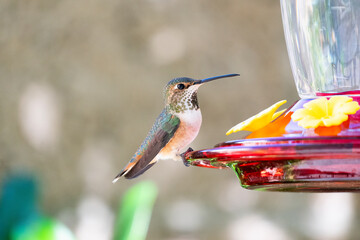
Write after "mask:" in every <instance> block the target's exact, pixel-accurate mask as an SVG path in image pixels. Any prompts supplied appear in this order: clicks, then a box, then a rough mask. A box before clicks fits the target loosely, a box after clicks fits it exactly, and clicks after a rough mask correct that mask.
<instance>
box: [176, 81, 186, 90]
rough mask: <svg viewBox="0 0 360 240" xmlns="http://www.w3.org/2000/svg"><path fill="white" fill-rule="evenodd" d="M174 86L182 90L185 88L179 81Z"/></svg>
mask: <svg viewBox="0 0 360 240" xmlns="http://www.w3.org/2000/svg"><path fill="white" fill-rule="evenodd" d="M176 88H177V89H180V90H183V89H184V88H185V85H184V84H182V83H180V84H178V85H176Z"/></svg>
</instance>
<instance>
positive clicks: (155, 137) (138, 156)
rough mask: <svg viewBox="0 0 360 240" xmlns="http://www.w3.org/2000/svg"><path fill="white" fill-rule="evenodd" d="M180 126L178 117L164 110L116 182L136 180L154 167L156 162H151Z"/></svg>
mask: <svg viewBox="0 0 360 240" xmlns="http://www.w3.org/2000/svg"><path fill="white" fill-rule="evenodd" d="M179 125H180V119H179V118H178V117H176V116H175V115H172V114H169V113H168V112H167V111H166V110H163V111H162V112H161V114H160V115H159V117H158V118H157V119H156V121H155V123H154V125H153V127H152V128H151V130H150V132H149V133H148V135H147V137H146V138H145V140H144V141H143V143H142V144H141V146H140V147H139V149H138V150H137V151H136V153H135V154H134V156H133V157H132V159H131V160H130V162H129V163H128V165H127V166H126V167H125V168H124V169H123V170H122V171H121V172H120V173H119V174H118V175H117V176H116V177H115V179H114V182H115V181H116V180H117V179H118V178H120V177H121V176H125V178H127V179H131V178H135V177H137V176H139V175H141V174H142V173H144V172H145V171H146V170H147V169H149V168H150V167H151V166H153V165H154V164H155V162H151V161H152V160H153V159H154V158H155V156H156V155H157V154H158V153H159V152H160V151H161V149H162V148H164V147H165V145H166V144H167V143H168V142H169V141H170V139H171V138H172V137H173V136H174V134H175V132H176V130H177V129H178V127H179Z"/></svg>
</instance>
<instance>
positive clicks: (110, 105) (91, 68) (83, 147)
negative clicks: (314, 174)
mask: <svg viewBox="0 0 360 240" xmlns="http://www.w3.org/2000/svg"><path fill="white" fill-rule="evenodd" d="M227 73H240V74H241V77H238V78H231V79H224V80H222V81H216V82H212V83H211V84H208V85H206V86H203V87H201V89H200V90H199V101H200V106H201V109H202V113H203V126H202V128H201V130H200V133H199V136H198V137H197V139H196V140H195V141H194V142H193V143H192V144H191V146H192V147H193V148H194V149H200V148H207V147H211V146H213V145H214V144H216V143H219V142H222V141H226V140H230V139H235V138H239V137H242V136H243V135H242V134H235V135H231V136H229V137H228V136H226V135H225V132H226V131H227V130H228V129H229V128H230V127H232V126H233V125H235V124H237V123H238V122H240V121H242V120H244V119H246V118H248V117H250V116H252V115H253V114H255V113H257V112H259V111H260V110H262V109H264V108H266V107H268V106H269V105H271V104H272V103H274V102H276V101H278V100H281V99H287V100H288V105H287V106H290V104H291V103H292V102H293V101H295V100H296V99H297V98H298V95H297V92H296V89H295V85H294V82H293V80H292V75H291V70H290V65H289V61H288V56H287V52H286V46H285V42H284V37H283V29H282V23H281V13H280V6H279V2H278V1H271V0H253V1H250V0H223V1H214V0H211V1H206V0H199V1H180V0H169V1H165V0H139V1H126V0H125V1H124V0H118V1H115V0H105V1H102V0H87V1H84V0H80V1H71V0H64V1H53V0H36V1H35V0H34V1H20V0H19V1H18V0H3V1H0V76H1V77H0V133H1V134H0V148H1V149H0V176H1V177H0V178H3V177H4V176H5V175H6V174H7V173H9V172H13V171H30V172H34V173H35V174H36V175H37V176H38V178H39V179H40V181H41V182H42V199H43V204H44V208H45V210H46V212H47V213H49V214H53V215H56V216H57V217H58V218H59V219H61V220H62V221H63V222H64V223H65V224H66V225H67V226H69V227H70V228H71V229H72V230H73V231H74V232H75V233H76V235H77V237H78V238H79V239H90V238H89V237H88V236H87V235H86V233H84V232H86V230H84V229H87V228H86V227H88V229H91V227H89V226H91V224H90V225H89V224H88V223H87V222H86V219H89V218H90V219H91V217H93V218H94V219H97V220H98V221H99V224H98V225H100V227H99V226H97V227H98V228H100V230H98V231H99V234H100V233H101V231H103V232H104V234H103V235H102V238H103V239H110V235H111V233H110V232H111V231H112V223H113V219H114V215H113V214H114V213H115V210H116V209H117V206H118V201H119V199H120V198H121V196H122V194H123V193H124V191H125V190H126V189H128V188H129V187H130V186H132V185H133V184H134V183H137V182H139V181H142V180H146V179H147V180H153V181H155V182H156V184H157V185H158V186H159V197H158V201H157V202H156V205H155V209H154V214H153V218H152V222H151V225H150V230H149V237H148V239H251V238H246V234H245V235H244V236H243V238H240V237H239V236H240V235H241V234H242V232H245V231H242V230H241V229H247V230H249V231H250V229H251V227H248V225H249V226H254V225H258V226H260V228H265V229H267V228H268V229H270V230H268V232H269V234H268V232H266V231H265V233H266V234H268V236H270V235H273V237H275V238H268V239H311V237H310V236H319V237H318V238H317V239H325V238H326V236H327V235H324V234H326V232H327V231H326V230H325V231H323V232H321V231H322V230H321V226H322V225H321V224H322V222H323V219H322V218H321V217H320V220H316V219H315V220H311V221H318V222H317V223H319V224H320V225H319V226H320V227H319V228H318V229H317V228H316V227H315V230H311V227H310V226H309V224H308V221H310V220H309V219H313V218H312V216H313V215H312V214H315V213H314V212H313V211H312V210H311V209H312V208H311V207H312V206H313V205H314V204H316V203H317V202H316V201H320V206H321V205H322V202H321V201H327V200H326V199H327V198H325V200H322V198H321V196H318V195H316V194H313V195H311V194H285V193H264V192H252V191H247V190H243V189H241V188H240V185H239V184H238V182H237V178H236V176H235V174H234V173H233V172H231V171H230V170H211V169H202V168H196V167H189V168H186V167H184V166H183V164H182V163H181V162H165V161H164V162H160V163H158V164H156V165H155V166H154V167H153V168H151V169H150V170H149V171H148V172H147V173H146V174H144V176H142V177H140V178H138V179H136V180H133V181H127V180H123V179H122V180H120V181H119V182H118V183H117V184H115V185H113V184H111V181H112V179H113V177H114V176H115V175H116V174H117V173H118V171H120V169H121V168H122V167H123V166H124V165H125V164H126V163H127V162H128V160H129V159H130V157H131V156H132V154H133V153H134V152H135V150H136V148H137V147H138V145H139V144H140V143H141V141H142V140H143V138H144V137H145V136H146V133H147V131H148V130H149V129H150V127H151V125H152V123H153V121H154V120H155V118H156V117H157V115H158V114H159V113H160V111H161V109H162V107H163V99H162V90H163V86H164V85H165V84H166V83H167V82H168V81H169V80H170V79H172V78H174V77H180V76H187V77H192V78H205V77H211V76H215V75H220V74H227ZM327 196H332V195H327ZM318 199H320V200H318ZM330 199H335V200H334V201H335V206H337V204H338V203H339V201H340V202H341V201H345V202H346V201H348V202H346V203H349V204H348V205H351V206H352V207H351V208H350V210H346V209H345V210H344V211H353V210H354V209H353V208H354V207H355V205H356V204H355V202H356V201H355V200H356V199H358V197H357V196H356V195H355V196H354V195H335V196H333V197H330ZM336 199H337V200H336ZM339 199H340V200H339ZM344 199H345V200H344ZM336 201H338V202H336ZM314 206H315V207H314V209H315V210H316V209H317V208H316V205H314ZM330 206H334V205H330ZM89 209H90V210H89ZM303 209H310V210H303ZM315 210H314V211H315ZM324 212H327V211H326V209H325V210H324ZM87 214H88V215H87ZM316 216H318V215H316ZM319 216H323V215H319ZM323 217H324V216H323ZM345 218H346V219H350V220H348V221H350V222H349V223H348V224H347V225H344V229H340V230H339V232H338V233H337V232H335V233H334V234H333V235H331V236H330V238H327V239H345V237H349V236H356V234H357V232H356V231H358V230H356V229H354V225H356V221H355V220H356V219H357V218H358V216H355V215H351V214H350V215H349V214H348V215H345ZM311 221H310V223H311V224H310V225H314V224H315V226H316V224H317V223H312V222H311ZM344 221H345V220H344ZM342 222H343V221H342ZM86 224H88V225H86ZM246 224H248V225H246ZM261 224H263V225H261ZM335 224H337V222H335ZM95 228H96V227H95ZM319 229H320V230H319ZM255 232H256V230H255ZM324 232H325V233H324ZM314 234H315V235H314ZM316 234H318V235H316ZM321 234H323V235H321ZM336 234H338V235H336ZM324 236H325V238H323V237H324ZM333 236H335V238H332V237H333ZM238 237H239V238H238ZM95 239H96V238H95Z"/></svg>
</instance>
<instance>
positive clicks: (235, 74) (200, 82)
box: [194, 73, 240, 84]
mask: <svg viewBox="0 0 360 240" xmlns="http://www.w3.org/2000/svg"><path fill="white" fill-rule="evenodd" d="M236 76H240V74H237V73H232V74H226V75H220V76H216V77H211V78H205V79H202V80H197V81H195V82H194V84H202V83H206V82H210V81H213V80H216V79H220V78H228V77H236Z"/></svg>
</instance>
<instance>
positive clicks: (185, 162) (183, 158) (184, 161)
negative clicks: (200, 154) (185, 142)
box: [180, 147, 194, 167]
mask: <svg viewBox="0 0 360 240" xmlns="http://www.w3.org/2000/svg"><path fill="white" fill-rule="evenodd" d="M192 151H194V149H192V148H191V147H189V148H188V150H186V152H183V153H182V154H180V156H181V159H182V161H183V163H184V165H185V167H189V166H190V163H189V162H188V161H186V159H185V154H187V153H188V152H192Z"/></svg>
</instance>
